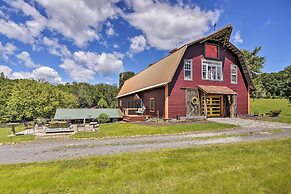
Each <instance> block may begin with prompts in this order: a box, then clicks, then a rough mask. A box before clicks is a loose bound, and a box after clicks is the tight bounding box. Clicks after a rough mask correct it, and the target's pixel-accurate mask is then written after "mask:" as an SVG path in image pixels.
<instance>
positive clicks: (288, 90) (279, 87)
mask: <svg viewBox="0 0 291 194" xmlns="http://www.w3.org/2000/svg"><path fill="white" fill-rule="evenodd" d="M254 82H255V85H256V89H257V90H255V91H253V92H252V97H253V98H288V99H289V101H291V66H290V65H289V66H287V67H285V68H284V70H282V71H279V72H273V73H261V74H258V75H256V76H255V78H254Z"/></svg>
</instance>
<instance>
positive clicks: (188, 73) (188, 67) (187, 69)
mask: <svg viewBox="0 0 291 194" xmlns="http://www.w3.org/2000/svg"><path fill="white" fill-rule="evenodd" d="M184 80H192V59H188V60H185V61H184Z"/></svg>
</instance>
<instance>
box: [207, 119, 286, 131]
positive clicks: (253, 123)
mask: <svg viewBox="0 0 291 194" xmlns="http://www.w3.org/2000/svg"><path fill="white" fill-rule="evenodd" d="M209 120H210V121H214V122H218V123H228V124H234V125H239V126H241V127H243V128H265V129H267V128H277V129H278V128H291V125H290V124H287V123H279V122H269V121H258V120H251V119H240V118H210V119H209Z"/></svg>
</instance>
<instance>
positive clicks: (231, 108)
mask: <svg viewBox="0 0 291 194" xmlns="http://www.w3.org/2000/svg"><path fill="white" fill-rule="evenodd" d="M233 117H234V95H231V96H230V118H233Z"/></svg>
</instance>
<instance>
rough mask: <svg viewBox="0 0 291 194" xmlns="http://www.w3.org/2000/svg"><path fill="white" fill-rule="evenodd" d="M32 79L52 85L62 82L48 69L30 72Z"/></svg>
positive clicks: (56, 73)
mask: <svg viewBox="0 0 291 194" xmlns="http://www.w3.org/2000/svg"><path fill="white" fill-rule="evenodd" d="M32 74H33V78H34V79H36V80H45V81H47V82H50V83H52V84H59V83H61V82H62V78H61V76H60V74H59V73H58V72H57V71H56V70H54V69H53V68H50V67H40V68H37V69H35V70H33V72H32Z"/></svg>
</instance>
